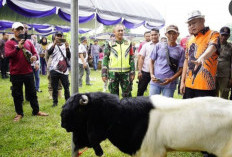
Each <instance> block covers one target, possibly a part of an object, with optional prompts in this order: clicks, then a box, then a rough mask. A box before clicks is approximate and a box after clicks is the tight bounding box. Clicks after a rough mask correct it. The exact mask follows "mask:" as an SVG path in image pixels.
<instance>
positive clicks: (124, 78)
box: [0, 11, 232, 121]
mask: <svg viewBox="0 0 232 157" xmlns="http://www.w3.org/2000/svg"><path fill="white" fill-rule="evenodd" d="M186 22H187V24H188V30H189V35H187V36H186V37H185V38H183V39H182V40H181V41H180V43H178V42H177V39H178V36H179V34H180V32H179V29H178V27H177V26H176V25H169V26H167V27H166V29H165V37H160V32H159V30H158V29H155V28H154V29H151V30H150V31H147V32H145V33H144V38H145V40H144V41H143V42H141V43H140V45H139V47H138V48H135V46H134V44H133V43H132V42H131V41H128V40H125V38H124V26H123V25H122V24H118V25H116V26H115V27H114V30H113V33H112V35H111V37H110V39H109V40H106V42H105V44H104V45H103V46H100V45H99V44H98V40H94V43H93V44H90V46H89V44H88V39H87V37H85V36H83V37H81V38H80V44H79V50H78V58H79V59H78V62H79V67H78V68H79V80H78V82H79V87H82V84H83V80H82V78H83V76H84V71H85V72H86V74H85V75H86V79H85V83H86V85H89V86H91V85H93V84H91V83H90V72H91V70H90V64H89V59H90V58H91V59H92V60H93V69H94V70H95V71H97V70H98V69H99V60H101V61H102V64H101V66H100V67H101V76H102V80H103V82H104V88H103V91H104V92H105V91H107V87H108V90H109V92H110V93H112V94H117V95H119V86H121V91H122V97H130V96H132V95H131V92H132V85H133V80H134V79H135V73H136V69H138V90H137V96H143V95H144V92H145V91H146V90H149V95H154V94H162V95H164V96H167V97H173V95H174V92H175V90H176V89H178V90H179V93H180V94H182V95H183V98H184V99H187V98H194V97H199V96H219V97H222V98H225V99H228V98H229V93H230V89H231V86H232V79H231V78H232V45H231V43H229V42H228V39H229V37H230V28H229V27H222V28H221V29H220V30H219V32H217V31H213V30H211V29H210V28H209V27H206V26H205V17H204V16H203V15H202V14H201V12H200V11H193V12H191V13H190V14H189V17H188V19H187V21H186ZM12 32H13V33H14V37H13V38H11V39H9V35H8V33H3V34H2V35H3V37H2V40H0V58H1V75H2V79H7V78H8V77H9V75H8V73H7V71H8V66H9V72H10V81H11V82H12V96H13V99H14V104H15V110H16V113H17V115H16V117H15V119H14V120H15V121H19V120H20V119H21V118H22V117H23V109H22V101H23V92H22V87H23V84H24V85H25V95H26V99H27V100H28V101H30V103H31V106H32V108H33V114H34V115H41V116H45V115H47V114H46V113H43V112H40V111H39V105H38V101H37V95H36V92H42V90H41V89H40V79H39V77H40V74H41V75H47V76H48V82H49V83H48V91H49V94H50V98H51V99H53V105H52V106H53V107H55V106H57V104H58V95H60V96H61V89H62V87H63V89H64V91H65V92H64V93H65V94H64V97H65V99H66V100H67V99H68V98H69V97H70V91H69V86H70V83H69V72H70V70H69V69H70V58H71V52H70V46H69V44H68V42H67V41H66V40H65V39H64V35H63V32H61V31H57V32H56V33H55V34H54V35H53V38H52V42H51V43H48V39H47V38H46V37H42V38H41V39H40V40H39V42H38V39H37V36H36V35H31V37H30V38H31V39H26V38H29V37H28V36H29V35H28V34H27V33H28V32H27V25H26V24H22V23H20V22H15V23H14V24H13V25H12ZM21 34H24V37H23V38H22V37H21ZM25 36H27V37H25ZM135 51H136V52H138V53H135ZM135 54H136V55H135ZM135 57H136V58H137V60H136V59H135ZM148 85H150V89H147V87H148ZM177 85H179V86H178V88H177ZM230 99H232V96H230Z"/></svg>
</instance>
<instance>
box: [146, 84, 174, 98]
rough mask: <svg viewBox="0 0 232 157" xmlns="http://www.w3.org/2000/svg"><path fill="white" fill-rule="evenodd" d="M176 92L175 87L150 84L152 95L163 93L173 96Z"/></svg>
mask: <svg viewBox="0 0 232 157" xmlns="http://www.w3.org/2000/svg"><path fill="white" fill-rule="evenodd" d="M174 92H175V89H173V88H165V87H159V86H156V85H152V84H150V96H151V95H157V94H161V93H162V95H163V96H166V97H173V95H174Z"/></svg>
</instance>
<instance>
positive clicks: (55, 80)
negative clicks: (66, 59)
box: [50, 70, 70, 104]
mask: <svg viewBox="0 0 232 157" xmlns="http://www.w3.org/2000/svg"><path fill="white" fill-rule="evenodd" d="M50 75H51V81H52V89H53V92H52V97H53V103H55V104H57V103H58V84H59V80H60V81H61V84H62V86H63V87H64V96H65V100H68V98H69V97H70V92H69V80H68V75H64V74H61V73H58V72H56V71H55V70H52V71H51V72H50Z"/></svg>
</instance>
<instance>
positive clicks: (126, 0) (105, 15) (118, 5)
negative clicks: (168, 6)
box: [0, 0, 165, 156]
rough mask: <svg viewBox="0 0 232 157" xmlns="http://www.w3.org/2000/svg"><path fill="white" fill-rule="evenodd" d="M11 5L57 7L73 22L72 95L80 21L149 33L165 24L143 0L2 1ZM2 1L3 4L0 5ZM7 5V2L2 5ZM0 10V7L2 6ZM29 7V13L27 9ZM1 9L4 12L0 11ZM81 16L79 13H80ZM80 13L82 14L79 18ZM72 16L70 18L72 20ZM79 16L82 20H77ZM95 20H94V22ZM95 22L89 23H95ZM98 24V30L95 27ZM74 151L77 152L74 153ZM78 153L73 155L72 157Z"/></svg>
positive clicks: (45, 8)
mask: <svg viewBox="0 0 232 157" xmlns="http://www.w3.org/2000/svg"><path fill="white" fill-rule="evenodd" d="M3 1H8V2H10V1H12V2H14V3H15V4H18V5H19V6H20V7H21V8H24V7H26V8H27V11H28V10H37V9H41V10H39V11H45V12H46V11H49V10H50V9H52V8H53V9H54V7H56V12H60V13H62V15H63V18H65V19H66V20H70V21H71V52H72V57H71V58H72V59H71V67H72V68H71V74H72V79H71V93H72V94H74V93H77V92H78V55H77V53H76V52H78V29H79V18H80V19H81V18H82V17H80V15H81V14H82V16H83V17H86V18H89V19H91V18H92V16H94V18H95V19H96V20H97V21H98V22H99V23H102V24H104V25H115V24H117V23H123V24H124V25H125V26H126V27H127V28H137V27H139V26H142V25H143V26H144V27H146V28H148V29H151V28H161V27H163V26H164V24H165V21H164V19H163V17H162V16H161V15H160V14H159V12H158V11H157V10H156V9H155V8H154V7H152V5H149V4H147V3H145V2H144V1H142V0H117V1H115V0H3ZM1 2H2V0H0V3H1ZM3 3H4V2H3ZM0 7H1V4H0ZM28 7H29V9H28ZM0 9H1V8H0ZM79 12H80V13H79ZM78 13H79V14H78ZM70 15H71V18H70ZM78 15H79V17H78ZM94 18H92V19H94ZM92 19H91V20H90V21H92ZM96 20H95V26H96ZM73 150H74V149H73ZM76 153H77V152H74V151H73V154H72V155H73V156H76V155H77V154H76Z"/></svg>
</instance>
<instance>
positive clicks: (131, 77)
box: [130, 74, 135, 82]
mask: <svg viewBox="0 0 232 157" xmlns="http://www.w3.org/2000/svg"><path fill="white" fill-rule="evenodd" d="M134 79H135V75H134V74H131V75H130V82H132V81H133V80H134Z"/></svg>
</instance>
